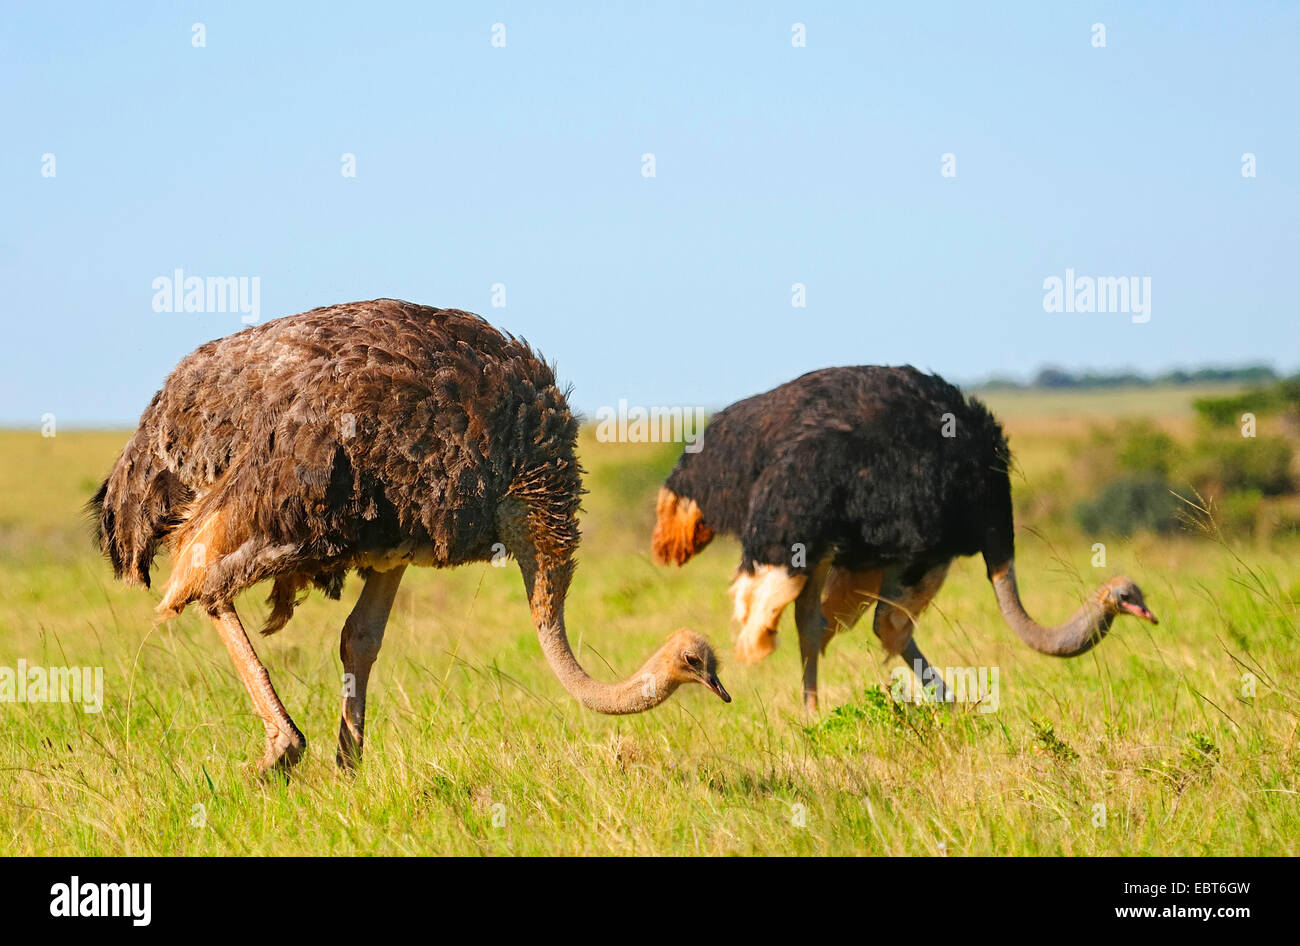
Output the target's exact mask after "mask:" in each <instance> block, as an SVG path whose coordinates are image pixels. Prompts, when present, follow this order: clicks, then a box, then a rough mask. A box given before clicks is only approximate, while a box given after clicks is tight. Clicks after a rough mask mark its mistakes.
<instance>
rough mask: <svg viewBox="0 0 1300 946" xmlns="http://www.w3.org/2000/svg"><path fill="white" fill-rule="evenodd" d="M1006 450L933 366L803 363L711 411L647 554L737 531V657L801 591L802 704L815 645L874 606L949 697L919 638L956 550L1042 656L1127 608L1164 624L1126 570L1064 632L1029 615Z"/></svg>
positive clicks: (1068, 651)
mask: <svg viewBox="0 0 1300 946" xmlns="http://www.w3.org/2000/svg"><path fill="white" fill-rule="evenodd" d="M1010 461H1011V453H1010V451H1009V450H1008V448H1007V442H1006V438H1005V437H1004V436H1003V433H1002V427H1001V425H1000V424H998V422H997V421H996V420H995V419H994V417H993V415H992V414H990V413H989V411H988V409H987V408H985V406H984V405H983V404H981V403H980V402H979V401H978V400H976V399H975V398H967V397H966V396H965V395H963V394H962V392H961V391H959V390H958V389H957V388H955V387H953V386H952V385H950V384H948V383H947V382H946V381H944V380H943V379H942V378H939V377H938V376H936V375H926V374H923V373H921V372H920V371H917V370H916V369H915V368H912V367H910V366H907V367H901V368H892V367H891V368H885V367H876V366H870V365H868V366H860V367H847V368H825V369H823V370H821V371H813V372H810V373H808V374H806V375H803V376H802V377H799V378H796V379H795V380H793V381H790V382H788V383H786V384H783V385H781V386H780V387H777V388H775V389H773V390H771V391H768V392H767V393H765V394H759V395H755V396H754V397H751V398H747V399H745V400H743V401H738V402H737V403H735V404H732V405H731V406H730V407H728V408H726V409H725V410H723V411H721V412H719V413H718V414H717V415H715V416H714V417H713V418H712V419H711V420H710V422H709V425H708V427H707V428H706V429H705V431H704V436H703V442H702V444H701V445H700V449H699V450H698V452H685V453H683V454H682V456H681V459H680V460H678V462H677V466H676V468H675V469H674V470H673V472H672V474H671V475H670V476H669V477H668V479H667V481H666V482H665V483H664V486H663V488H662V489H661V490H660V491H659V503H658V522H657V524H656V526H655V531H654V537H653V550H654V555H655V558H656V559H657V560H658V561H659V562H660V563H662V564H665V565H666V564H669V563H675V564H677V565H681V564H684V563H685V562H686V561H687V560H688V559H690V558H691V556H693V555H694V554H695V553H696V552H698V551H699V550H700V549H702V548H704V546H705V545H707V544H708V543H709V541H710V540H711V539H712V538H713V536H714V534H715V533H725V534H728V535H734V536H736V537H738V538H739V539H740V541H741V547H742V557H741V561H740V568H739V570H738V571H737V572H736V579H735V581H734V582H733V584H732V586H731V593H732V597H733V602H734V612H733V613H734V618H735V622H736V624H737V625H738V627H739V638H738V641H737V646H736V655H737V657H738V658H739V659H741V660H743V661H747V662H757V661H759V660H762V659H763V658H764V657H766V656H767V655H768V654H769V653H771V652H772V650H773V648H774V647H775V646H776V628H777V624H778V622H779V621H780V619H781V612H782V611H783V610H784V609H785V607H786V605H788V604H789V603H790V602H792V601H793V602H795V624H796V625H797V626H798V629H799V648H800V653H801V656H802V661H803V690H804V700H805V703H806V704H807V705H808V707H809V708H810V709H811V708H816V705H817V659H818V656H819V655H820V654H821V653H823V652H824V651H825V648H826V645H827V644H828V643H829V641H830V639H831V638H832V637H833V636H834V635H835V634H836V633H838V632H841V631H845V630H848V629H849V628H851V627H852V626H853V625H854V624H855V623H856V622H857V621H858V619H859V618H861V617H862V615H863V614H865V613H866V611H867V610H869V609H870V607H871V606H872V605H873V604H875V605H876V613H875V625H874V630H875V633H876V636H877V637H879V638H880V641H881V643H882V644H883V645H884V646H885V649H886V651H887V652H888V653H890V654H893V655H899V656H902V657H903V658H904V659H906V660H907V662H908V664H909V665H910V666H911V667H913V668H914V669H916V670H918V675H919V676H921V678H922V683H923V684H928V683H933V684H934V685H935V687H936V689H937V691H938V695H939V696H940V697H941V698H943V699H948V698H949V696H950V694H949V692H948V690H947V688H946V687H945V685H944V683H943V680H942V678H941V677H940V676H939V675H938V674H937V673H935V672H934V670H933V668H931V667H930V665H929V663H928V662H927V661H926V659H925V657H924V655H922V653H921V651H920V649H919V648H918V647H917V645H916V641H915V640H914V639H913V637H912V632H913V630H914V628H915V626H916V619H917V616H918V615H919V614H920V613H921V612H922V611H923V610H924V609H925V607H926V606H927V605H928V604H929V603H930V600H931V599H932V598H933V597H934V596H935V594H936V593H937V592H938V590H939V587H940V586H941V585H942V584H943V580H944V577H945V576H946V575H947V572H948V566H949V564H950V563H951V562H952V560H953V559H954V558H956V557H958V556H961V555H974V554H975V553H977V552H978V553H981V554H982V555H983V556H984V562H985V564H986V565H987V568H988V576H989V580H990V581H991V582H992V583H993V589H994V592H995V594H996V596H997V600H998V605H999V607H1000V608H1001V611H1002V616H1003V618H1004V619H1005V620H1006V622H1007V624H1008V625H1009V626H1010V627H1011V629H1012V630H1014V631H1015V632H1016V634H1017V635H1019V636H1020V638H1021V639H1022V640H1024V641H1025V643H1027V644H1028V645H1029V646H1030V647H1032V648H1034V649H1035V650H1037V651H1040V652H1041V653H1045V654H1052V655H1055V656H1059V657H1072V656H1074V655H1076V654H1081V653H1083V652H1084V651H1086V650H1089V649H1090V648H1091V647H1092V646H1093V645H1095V644H1096V643H1097V642H1098V641H1100V640H1101V639H1102V637H1104V636H1105V634H1106V632H1107V631H1108V630H1109V629H1110V626H1111V622H1112V621H1113V620H1114V619H1115V617H1116V616H1117V615H1119V614H1131V615H1134V616H1136V617H1139V618H1143V619H1145V620H1147V621H1150V622H1151V623H1153V624H1154V623H1156V619H1155V617H1154V616H1153V615H1152V614H1151V612H1150V610H1148V609H1147V606H1146V604H1145V602H1144V600H1143V597H1142V592H1141V590H1140V589H1139V588H1138V586H1137V585H1135V584H1134V583H1133V582H1132V581H1130V580H1129V579H1127V578H1123V577H1116V578H1112V579H1111V580H1109V581H1107V582H1106V583H1105V584H1103V585H1102V586H1101V587H1100V588H1098V589H1097V591H1096V592H1094V593H1093V595H1092V596H1091V597H1089V598H1088V600H1087V601H1085V602H1084V604H1083V606H1082V607H1080V608H1079V610H1078V611H1077V612H1076V613H1075V614H1074V616H1073V617H1071V618H1070V619H1069V620H1068V621H1066V622H1065V623H1064V624H1062V625H1060V626H1059V627H1050V628H1049V627H1043V626H1041V625H1039V624H1037V623H1035V622H1034V621H1033V620H1032V619H1031V618H1030V617H1029V615H1028V614H1026V613H1025V609H1024V607H1023V606H1022V605H1021V603H1020V593H1019V590H1018V588H1017V585H1016V572H1015V568H1014V554H1015V542H1014V532H1015V529H1014V526H1013V523H1012V514H1011V479H1010V477H1009V475H1008V465H1009V463H1010ZM877 602H879V604H877Z"/></svg>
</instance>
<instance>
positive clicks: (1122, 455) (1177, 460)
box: [1118, 421, 1182, 480]
mask: <svg viewBox="0 0 1300 946" xmlns="http://www.w3.org/2000/svg"><path fill="white" fill-rule="evenodd" d="M1118 461H1119V466H1120V469H1122V470H1124V471H1125V472H1127V473H1131V474H1132V475H1134V476H1150V477H1158V478H1160V479H1161V480H1166V479H1168V478H1169V475H1170V474H1171V473H1172V472H1173V471H1174V470H1175V469H1176V468H1177V467H1178V466H1179V465H1180V464H1181V462H1182V450H1181V449H1180V448H1179V446H1178V443H1177V441H1175V440H1174V438H1173V437H1171V436H1169V434H1167V433H1165V432H1164V431H1163V430H1161V429H1159V428H1158V427H1156V426H1155V425H1154V424H1152V423H1150V422H1148V421H1136V422H1132V423H1129V424H1127V425H1125V427H1124V428H1123V430H1122V432H1121V439H1120V441H1119V456H1118Z"/></svg>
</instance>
